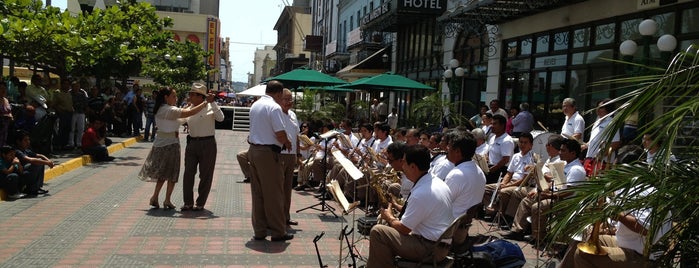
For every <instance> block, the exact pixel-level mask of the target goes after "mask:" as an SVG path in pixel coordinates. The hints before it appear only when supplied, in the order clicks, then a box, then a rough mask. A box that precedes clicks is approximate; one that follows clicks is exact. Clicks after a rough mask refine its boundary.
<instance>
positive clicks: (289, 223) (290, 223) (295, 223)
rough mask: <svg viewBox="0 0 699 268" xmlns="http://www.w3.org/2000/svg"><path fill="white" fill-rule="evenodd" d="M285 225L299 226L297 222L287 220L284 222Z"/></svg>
mask: <svg viewBox="0 0 699 268" xmlns="http://www.w3.org/2000/svg"><path fill="white" fill-rule="evenodd" d="M286 224H287V225H299V222H297V221H295V220H288V221H286Z"/></svg>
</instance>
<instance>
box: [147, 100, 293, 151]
mask: <svg viewBox="0 0 699 268" xmlns="http://www.w3.org/2000/svg"><path fill="white" fill-rule="evenodd" d="M285 122H286V120H285V119H284V113H283V112H282V107H281V106H279V104H278V103H277V102H276V101H274V99H273V98H272V96H269V95H263V96H262V97H260V99H259V100H257V101H256V102H255V103H253V104H252V106H251V107H250V136H248V141H249V142H250V143H254V144H263V145H268V144H275V145H278V146H279V147H281V146H282V144H281V142H279V141H278V140H277V136H276V134H275V133H276V132H279V131H284V130H285V129H286V127H285V124H284V123H285ZM158 127H160V126H158Z"/></svg>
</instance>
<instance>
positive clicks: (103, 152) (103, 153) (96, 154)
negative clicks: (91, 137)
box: [83, 144, 109, 162]
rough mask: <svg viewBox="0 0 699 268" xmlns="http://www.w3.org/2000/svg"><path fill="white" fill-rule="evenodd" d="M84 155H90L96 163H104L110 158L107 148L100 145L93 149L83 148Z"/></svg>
mask: <svg viewBox="0 0 699 268" xmlns="http://www.w3.org/2000/svg"><path fill="white" fill-rule="evenodd" d="M83 153H85V154H89V155H90V156H92V158H93V159H94V160H95V161H98V162H99V161H104V160H106V159H107V157H109V151H108V150H107V146H104V145H101V144H98V145H95V146H91V147H86V148H83Z"/></svg>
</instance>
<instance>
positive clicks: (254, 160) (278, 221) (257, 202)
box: [248, 80, 294, 241]
mask: <svg viewBox="0 0 699 268" xmlns="http://www.w3.org/2000/svg"><path fill="white" fill-rule="evenodd" d="M283 90H284V85H283V84H282V83H281V82H279V81H276V80H272V81H270V82H269V83H267V89H266V91H265V93H266V95H264V96H262V97H261V98H260V99H259V100H258V101H256V102H255V103H253V104H252V107H250V136H248V143H250V148H249V149H248V158H249V159H250V171H252V172H251V173H252V174H251V175H252V178H251V179H250V192H251V194H252V227H253V231H254V236H253V239H254V240H257V241H261V240H265V237H266V236H267V230H268V229H269V230H271V233H272V241H286V240H291V239H293V238H294V236H293V235H291V234H288V233H287V232H286V227H287V225H286V212H285V211H284V209H285V206H284V183H283V182H284V172H283V165H282V162H281V156H280V153H281V152H282V150H285V149H287V148H291V141H289V137H288V136H287V134H286V129H285V125H286V124H288V123H286V120H285V119H284V118H285V115H284V113H283V111H282V108H281V106H280V105H279V103H280V102H281V98H282V94H283Z"/></svg>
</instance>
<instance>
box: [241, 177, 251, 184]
mask: <svg viewBox="0 0 699 268" xmlns="http://www.w3.org/2000/svg"><path fill="white" fill-rule="evenodd" d="M242 182H243V183H250V178H245V179H244V180H243V181H242Z"/></svg>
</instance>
